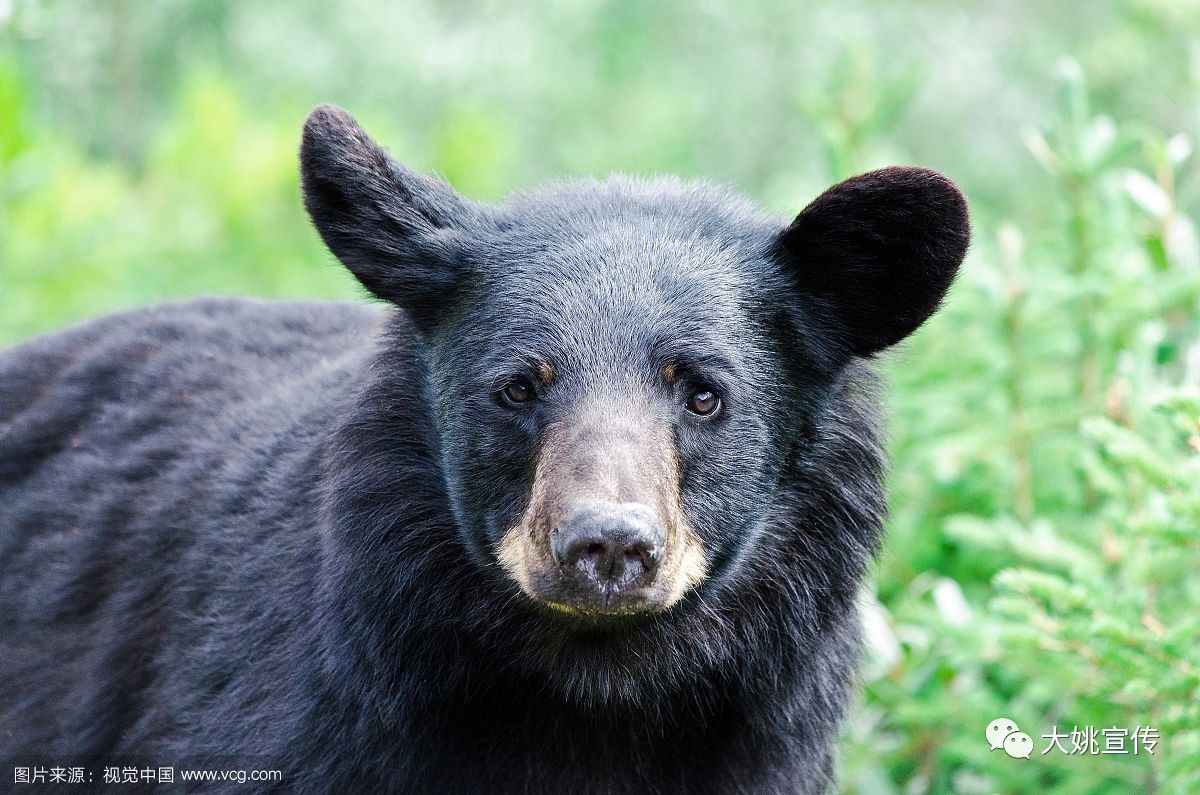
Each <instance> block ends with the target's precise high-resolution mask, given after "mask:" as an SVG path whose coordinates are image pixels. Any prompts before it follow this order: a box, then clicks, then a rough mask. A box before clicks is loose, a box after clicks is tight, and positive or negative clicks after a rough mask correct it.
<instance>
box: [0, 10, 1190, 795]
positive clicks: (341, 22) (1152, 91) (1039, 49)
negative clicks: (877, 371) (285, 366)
mask: <svg viewBox="0 0 1200 795" xmlns="http://www.w3.org/2000/svg"><path fill="white" fill-rule="evenodd" d="M322 101H331V102H335V103H338V104H340V105H343V106H344V107H346V108H348V109H350V110H351V111H352V112H353V113H354V114H355V115H356V116H357V117H358V118H359V120H360V121H361V122H362V123H363V124H364V126H365V127H366V128H367V129H368V131H370V132H371V133H372V134H373V135H374V136H375V137H376V138H377V139H378V140H380V141H381V142H383V143H385V144H386V145H388V146H389V147H390V149H391V151H392V152H393V154H394V155H395V156H396V157H398V158H399V159H401V160H402V161H404V162H406V163H408V164H410V165H411V166H413V167H415V168H418V169H421V170H426V171H433V172H437V173H440V174H442V175H444V176H446V177H447V178H449V179H450V180H451V182H453V183H454V184H455V186H456V187H458V188H459V189H460V190H461V191H463V192H464V193H466V194H467V195H469V196H472V197H474V198H478V199H486V200H492V199H499V198H501V197H502V196H503V195H504V193H505V192H507V191H509V190H513V189H522V188H527V187H531V186H534V185H536V184H537V183H539V182H541V181H543V180H546V179H549V178H553V177H556V176H562V175H573V174H596V175H600V174H604V173H608V172H611V171H617V170H619V171H625V172H633V173H638V174H650V173H657V172H672V173H677V174H681V175H684V176H704V177H711V178H714V179H716V180H719V181H722V182H728V183H731V184H733V185H735V186H737V187H738V188H739V189H740V190H742V191H744V192H745V193H747V194H749V195H750V196H751V197H753V198H755V199H756V200H758V201H760V202H761V203H762V204H763V205H764V206H766V207H767V208H769V209H770V210H772V211H774V212H777V213H779V214H780V215H781V216H790V215H792V214H794V213H795V212H797V211H798V210H800V209H801V208H802V207H803V206H804V205H805V204H806V203H807V201H809V200H810V199H811V198H812V197H814V196H815V195H816V194H817V193H818V192H819V191H820V190H822V189H823V188H824V187H826V186H827V185H829V184H830V183H832V182H833V181H836V180H838V179H841V178H844V177H846V176H849V175H852V174H854V173H857V172H860V171H864V170H867V169H870V168H873V167H877V166H882V165H887V164H892V163H904V164H921V165H927V166H932V167H935V168H938V169H940V170H942V171H944V172H946V173H947V174H948V175H950V176H951V177H952V178H953V179H954V180H956V181H957V182H958V184H959V185H960V186H961V187H962V188H963V189H964V191H965V192H966V194H967V195H968V197H969V199H970V202H971V208H972V214H973V219H974V227H975V241H974V243H973V246H972V250H971V254H970V256H969V257H968V261H967V263H966V266H965V269H964V271H963V273H962V276H961V277H960V279H959V280H958V282H957V284H956V285H955V287H954V289H953V290H952V291H951V294H950V297H949V299H948V301H947V304H946V308H945V310H944V311H943V312H942V313H941V314H939V315H938V316H936V317H935V318H934V319H933V320H932V321H931V322H930V323H929V324H928V325H927V326H926V327H925V328H924V329H923V330H921V331H920V332H919V333H918V334H917V335H916V336H915V337H914V338H913V339H912V340H911V341H910V342H909V343H907V344H906V345H904V346H902V348H901V349H900V350H897V351H893V352H891V353H889V354H888V355H887V356H886V357H885V358H884V360H883V366H884V369H885V370H887V371H888V373H889V375H890V376H891V381H892V392H891V395H890V397H889V411H890V415H891V427H892V440H891V447H892V451H893V455H894V458H895V465H894V469H893V472H892V475H891V484H890V485H891V492H892V494H893V512H892V516H891V519H890V541H889V544H888V546H887V549H886V552H885V554H884V556H883V559H882V561H881V564H880V566H879V569H878V574H877V577H876V582H875V583H874V585H875V586H876V587H875V588H874V589H872V590H871V594H870V595H869V596H865V597H864V603H865V604H866V606H867V610H866V615H867V622H866V623H867V627H868V633H869V636H870V640H871V644H870V645H871V653H870V655H869V658H868V660H867V664H866V666H865V668H864V671H863V675H862V679H863V686H864V687H863V689H864V696H863V698H862V700H861V702H860V703H859V704H858V705H857V706H856V709H855V713H854V716H853V718H852V719H851V720H850V721H849V723H848V725H847V727H846V732H845V736H844V739H843V741H842V784H841V789H842V790H844V791H846V792H862V793H926V792H956V793H993V792H1012V793H1028V792H1052V793H1082V792H1103V793H1109V792H1111V793H1127V792H1178V793H1195V792H1200V485H1198V484H1200V424H1198V423H1200V308H1198V307H1200V253H1198V245H1197V234H1196V226H1195V220H1194V219H1195V218H1196V217H1197V212H1198V211H1200V165H1198V163H1200V157H1197V156H1196V155H1195V154H1194V152H1193V148H1194V146H1195V144H1196V141H1197V137H1198V135H1200V2H1198V1H1197V0H1175V1H1172V0H1125V1H1123V2H1106V1H1105V0H1097V1H1096V2H1061V3H1046V2H1044V1H1043V0H1038V1H1036V2H1035V0H1007V1H1001V0H995V1H993V2H983V3H975V4H967V3H960V2H949V0H932V1H931V2H925V3H921V4H919V5H917V4H910V3H899V2H889V1H888V0H842V2H839V3H830V4H822V5H817V4H796V3H788V2H783V0H738V1H736V2H735V0H702V1H701V2H694V3H685V2H679V1H677V0H667V1H664V2H613V1H611V0H576V1H574V2H565V1H564V2H530V1H526V0H520V1H518V0H508V1H507V2H486V1H484V0H446V1H445V2H429V1H427V0H426V1H422V2H407V3H389V2H383V1H382V0H355V1H353V2H344V3H327V2H292V3H287V4H284V3H244V2H233V1H232V0H211V1H208V2H182V1H175V2H166V1H165V0H143V1H142V2H134V0H110V1H109V2H33V1H31V0H0V342H2V343H6V342H11V341H13V340H16V339H19V338H20V337H22V336H25V335H29V334H33V333H36V332H39V331H43V330H47V329H51V328H54V327H57V326H59V325H62V324H64V323H68V322H72V321H75V320H78V319H82V318H85V317H89V316H92V315H96V314H99V313H101V312H104V311H107V310H111V309H114V308H117V307H124V306H131V305H136V304H141V303H146V302H150V301H157V300H162V299H166V298H170V297H176V296H185V295H193V294H197V293H241V294H257V295H276V296H355V295H361V291H360V290H359V289H358V288H357V287H356V285H355V284H354V283H353V282H352V280H351V279H350V278H349V277H348V276H347V275H346V274H345V273H344V271H343V269H342V268H340V267H339V266H337V265H336V263H335V262H334V261H333V259H332V257H331V256H330V255H329V254H328V253H327V252H326V251H325V250H324V249H323V247H322V246H321V244H320V241H319V239H318V238H317V236H316V234H315V233H314V232H313V231H312V230H311V228H310V227H309V225H308V223H307V220H306V218H305V216H304V214H303V211H302V209H301V205H300V201H299V196H298V187H297V177H296V157H295V152H296V148H297V143H298V136H299V129H300V124H301V122H302V120H303V118H304V116H305V114H306V113H307V111H308V110H309V109H310V108H311V107H312V106H313V105H315V104H316V103H318V102H322ZM998 717H1005V718H1009V719H1012V720H1014V721H1016V722H1017V723H1018V724H1019V725H1020V727H1021V728H1022V729H1023V730H1024V731H1025V732H1026V733H1028V734H1029V735H1030V736H1031V737H1033V739H1034V743H1035V751H1034V754H1033V756H1032V757H1031V758H1030V759H1012V758H1009V757H1008V756H1007V755H1005V753H1004V752H1003V751H1002V750H996V751H992V750H989V747H988V743H987V741H986V740H985V738H984V727H985V726H986V725H987V724H988V723H989V722H990V721H992V720H993V719H994V718H998ZM1146 727H1149V729H1150V730H1151V738H1153V735H1155V734H1156V735H1157V740H1158V741H1157V745H1155V746H1153V747H1152V748H1149V749H1148V748H1147V745H1146V744H1145V742H1144V740H1145V739H1147V732H1146ZM1089 730H1090V732H1092V733H1094V736H1091V735H1090V734H1089ZM1055 731H1057V733H1059V734H1065V735H1067V738H1066V739H1064V740H1062V741H1060V746H1056V747H1053V748H1050V750H1049V751H1047V752H1046V753H1042V751H1043V749H1046V748H1047V747H1048V746H1050V740H1049V739H1046V738H1043V735H1050V734H1052V733H1054V732H1055ZM1122 732H1125V733H1124V734H1122ZM1072 734H1073V736H1072ZM1135 735H1136V736H1137V737H1138V738H1139V743H1138V745H1137V748H1136V750H1137V753H1134V750H1135V748H1134V742H1133V738H1134V736H1135ZM1118 749H1123V750H1124V751H1125V753H1123V754H1122V753H1117V752H1116V751H1117V750H1118ZM1066 751H1075V753H1066ZM1149 751H1153V753H1150V752H1149Z"/></svg>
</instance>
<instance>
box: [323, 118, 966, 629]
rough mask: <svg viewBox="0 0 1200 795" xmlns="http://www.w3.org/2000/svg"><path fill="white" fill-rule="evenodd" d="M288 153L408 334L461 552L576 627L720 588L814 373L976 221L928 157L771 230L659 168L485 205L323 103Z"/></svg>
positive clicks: (941, 277)
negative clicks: (424, 375)
mask: <svg viewBox="0 0 1200 795" xmlns="http://www.w3.org/2000/svg"><path fill="white" fill-rule="evenodd" d="M301 168H302V177H303V181H304V191H305V202H306V206H307V208H308V210H309V212H310V214H311V216H312V218H313V221H314V224H315V225H316V227H317V229H318V231H319V232H320V233H321V235H322V237H323V238H324V240H325V241H326V243H327V244H328V245H329V247H330V249H331V250H332V251H333V252H334V253H335V254H336V255H337V256H338V257H339V258H340V259H341V260H342V261H343V263H345V264H346V265H347V267H349V268H350V270H351V271H352V272H354V274H355V275H356V276H357V277H358V278H359V280H360V281H361V282H362V283H363V284H364V285H365V286H366V287H367V288H368V289H369V290H371V291H372V292H373V293H374V294H376V295H377V296H379V297H381V298H383V299H385V300H387V301H390V302H392V303H394V304H396V305H397V306H399V307H400V308H401V309H403V310H404V311H405V312H406V313H407V315H408V316H409V318H411V321H412V323H413V324H414V326H415V328H416V329H417V332H418V334H419V336H420V339H421V341H422V343H423V348H424V350H423V352H422V354H423V356H424V359H425V363H426V366H427V367H428V369H429V384H430V387H431V389H430V391H431V394H430V395H429V400H430V401H431V402H432V409H433V412H432V413H433V416H434V420H435V423H436V425H437V431H438V437H439V440H440V444H439V446H438V447H439V449H440V451H441V458H442V462H441V463H442V469H443V475H444V477H445V480H446V486H447V492H448V496H449V499H450V504H451V507H452V511H453V513H454V518H455V520H456V524H457V526H458V528H459V529H460V532H461V534H462V540H463V542H464V545H465V548H466V549H467V550H468V551H469V553H470V554H471V556H472V557H473V558H474V560H475V562H476V564H477V565H479V566H480V567H482V568H483V569H485V570H491V571H496V572H499V573H500V574H501V576H503V577H506V578H508V579H509V580H511V581H512V582H513V583H514V584H515V585H516V586H517V587H519V589H520V590H521V591H522V592H523V593H524V594H525V596H526V597H528V598H529V599H530V600H531V602H532V603H533V604H534V605H537V606H539V607H543V608H545V609H546V610H547V612H549V613H566V614H570V615H571V616H573V617H575V618H582V619H584V620H585V621H587V622H596V621H600V622H611V621H621V620H625V619H628V618H629V617H639V616H641V617H644V616H648V615H653V614H656V613H660V612H662V611H665V610H668V609H670V608H672V607H674V606H675V605H677V604H678V603H679V602H680V601H681V600H684V599H686V598H688V596H689V594H691V593H693V592H695V591H697V590H700V589H703V588H706V587H710V588H711V587H717V586H719V584H720V583H721V582H722V581H723V580H724V579H725V578H728V577H729V576H731V573H733V572H735V571H736V568H737V565H738V561H739V560H740V559H742V558H743V557H744V556H745V555H746V554H747V552H748V551H749V550H752V549H754V548H755V546H756V545H757V544H758V538H759V536H760V535H761V534H763V533H764V532H778V528H776V527H774V526H773V523H774V522H776V521H777V516H776V506H778V505H780V504H784V503H787V502H788V501H789V497H790V495H789V494H788V493H787V492H788V491H789V490H795V489H796V488H797V482H796V477H795V473H794V470H795V469H796V460H797V457H802V456H803V447H804V445H805V443H806V438H807V437H806V429H808V428H809V427H810V425H811V423H812V422H814V421H815V418H816V417H817V415H818V414H819V412H821V411H824V410H826V409H827V408H828V407H827V406H826V405H825V404H826V403H827V401H828V400H829V399H830V395H831V394H832V391H831V384H832V383H833V382H834V381H835V380H836V379H837V378H838V375H839V373H840V372H841V371H842V370H843V368H844V367H845V366H846V365H847V363H848V362H850V361H851V360H852V359H854V358H855V357H862V356H869V355H871V354H873V353H875V352H876V351H878V350H881V349H883V348H885V347H887V346H889V345H891V344H894V343H895V342H897V341H899V340H900V339H902V338H903V337H905V336H907V335H908V334H909V333H911V332H912V331H913V330H915V329H916V328H917V327H918V326H919V325H920V324H921V323H922V322H924V320H925V319H926V318H927V317H928V316H929V315H930V314H931V313H932V312H933V311H934V310H936V308H937V306H938V304H939V302H940V301H941V298H942V296H943V295H944V293H945V291H946V289H947V288H948V287H949V284H950V282H951V281H952V279H953V277H954V274H955V272H956V270H957V267H958V265H959V263H960V261H961V259H962V257H963V255H964V253H965V249H966V245H967V241H968V238H969V228H968V221H967V214H966V206H965V202H964V201H963V199H962V196H961V194H959V192H958V191H957V189H956V188H955V187H954V186H953V184H952V183H950V182H949V180H947V179H945V178H944V177H942V176H941V175H939V174H936V173H935V172H931V171H928V170H925V169H885V170H883V171H879V172H872V173H870V174H866V175H863V176H860V177H856V178H853V179H851V180H848V181H846V182H844V183H842V184H840V185H838V186H835V187H834V188H831V189H830V190H829V191H827V192H826V193H825V194H823V195H822V196H821V197H819V198H818V199H817V200H816V201H815V202H813V203H812V204H811V205H810V206H809V207H808V208H807V209H806V210H805V211H804V212H802V213H801V214H800V215H799V216H798V217H797V218H796V219H795V221H794V222H793V223H792V224H791V225H788V226H785V225H783V224H781V223H779V222H777V221H774V220H772V219H769V218H766V217H764V216H763V215H761V214H759V213H758V212H756V211H755V210H754V208H752V207H751V206H749V205H748V204H746V203H745V202H743V201H740V200H737V199H735V198H733V197H731V196H729V195H728V194H727V193H725V192H724V191H721V190H719V189H716V188H714V187H712V186H708V185H704V184H696V183H691V184H688V183H680V182H678V181H674V180H651V181H639V180H633V179H628V178H621V177H617V178H611V179H609V180H607V181H604V182H599V183H596V182H577V183H564V184H561V185H558V186H556V187H554V188H552V189H550V190H548V191H545V192H542V193H539V194H536V195H529V196H517V197H515V198H513V199H511V200H509V201H508V202H507V203H506V204H504V205H502V206H500V207H490V206H484V205H480V204H476V203H474V202H470V201H468V200H466V199H464V198H463V197H461V196H459V195H458V194H456V193H455V192H454V191H453V190H452V189H451V188H450V187H449V186H448V185H446V184H444V183H442V182H440V181H438V180H436V179H433V178H430V177H427V176H423V175H419V174H416V173H414V172H411V171H409V170H408V169H406V168H404V167H403V166H401V165H400V164H398V163H396V162H395V161H393V160H392V159H391V158H390V157H388V155H387V154H386V153H385V152H384V151H383V150H382V149H381V148H380V147H379V146H378V145H377V144H375V143H374V142H373V141H371V139H370V138H369V137H367V135H366V134H365V133H364V132H363V131H362V130H361V129H360V128H359V127H358V126H357V124H355V122H354V121H353V120H352V119H351V118H350V117H349V116H348V115H347V114H346V113H345V112H344V111H341V110H340V109H336V108H332V107H330V106H322V107H320V108H318V109H317V110H315V111H314V112H313V113H312V114H311V115H310V117H309V120H308V121H307V123H306V125H305V133H304V139H303V144H302V148H301Z"/></svg>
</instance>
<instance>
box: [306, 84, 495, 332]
mask: <svg viewBox="0 0 1200 795" xmlns="http://www.w3.org/2000/svg"><path fill="white" fill-rule="evenodd" d="M300 178H301V183H302V185H303V189H304V206H305V208H306V209H307V210H308V214H309V217H311V218H312V222H313V225H314V226H316V228H317V231H318V232H319V233H320V234H321V237H322V239H323V240H324V241H325V245H327V246H329V250H330V251H332V252H333V253H334V254H335V255H336V256H337V258H338V259H339V260H341V261H342V263H343V264H344V265H345V266H346V267H347V268H349V269H350V272H351V273H353V274H354V275H355V276H356V277H357V278H358V280H359V281H360V282H362V284H363V286H365V287H366V288H367V289H368V290H370V291H371V292H372V293H374V294H375V295H376V296H378V297H380V298H383V299H384V300H387V301H391V302H393V303H395V304H397V305H399V306H401V307H403V308H404V309H405V310H407V311H408V313H409V315H410V316H411V317H412V318H413V320H414V321H415V322H416V323H417V326H418V328H424V329H428V328H429V327H430V326H431V325H432V324H433V323H434V322H435V321H436V318H437V316H438V314H439V312H440V310H441V309H442V307H444V306H445V305H446V303H447V302H448V301H449V300H450V299H452V298H453V296H454V295H455V294H456V293H457V291H458V290H459V289H461V287H462V282H463V279H464V278H465V273H464V272H463V268H464V266H463V262H464V260H465V257H464V254H465V251H466V243H467V241H468V240H469V238H470V235H469V232H470V229H471V226H472V224H473V222H475V221H476V220H477V219H478V217H479V214H480V212H481V211H480V209H479V208H478V207H477V206H476V205H474V204H472V203H471V202H469V201H467V200H466V199H464V198H463V197H461V196H459V195H458V194H457V193H455V191H454V189H453V188H451V187H450V186H449V185H447V184H446V183H445V182H443V181H441V180H439V179H435V178H433V177H428V176H425V175H423V174H418V173H416V172H414V171H411V170H409V169H407V168H405V167H404V166H402V165H400V164H399V163H397V162H396V161H395V160H393V159H392V158H391V157H389V156H388V154H387V152H385V151H384V150H383V148H382V147H381V146H379V144H377V143H375V142H374V141H372V140H371V138H370V137H368V136H367V134H366V133H365V132H363V130H362V128H361V127H359V126H358V124H357V123H356V122H355V121H354V119H353V118H351V116H350V114H349V113H347V112H346V111H344V110H342V109H341V108H338V107H335V106H333V105H320V106H318V107H317V108H315V109H314V110H313V111H312V113H310V114H309V115H308V118H307V119H306V120H305V122H304V135H303V138H302V141H301V144H300Z"/></svg>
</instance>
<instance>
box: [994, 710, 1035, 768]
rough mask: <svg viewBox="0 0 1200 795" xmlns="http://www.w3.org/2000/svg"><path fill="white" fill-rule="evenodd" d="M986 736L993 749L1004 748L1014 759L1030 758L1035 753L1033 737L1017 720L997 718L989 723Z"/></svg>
mask: <svg viewBox="0 0 1200 795" xmlns="http://www.w3.org/2000/svg"><path fill="white" fill-rule="evenodd" d="M984 736H985V737H987V741H988V745H989V746H990V747H991V750H993V751H995V750H996V749H997V748H1003V749H1004V753H1006V754H1008V755H1009V756H1011V757H1012V758H1013V759H1028V758H1029V755H1030V754H1031V753H1033V738H1032V737H1030V736H1029V735H1028V734H1026V733H1025V732H1023V731H1021V729H1020V727H1018V726H1017V724H1016V721H1012V720H1009V719H1008V718H996V719H995V720H994V721H992V722H991V723H989V724H988V726H987V729H986V730H985V731H984Z"/></svg>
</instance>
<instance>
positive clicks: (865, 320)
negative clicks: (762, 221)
mask: <svg viewBox="0 0 1200 795" xmlns="http://www.w3.org/2000/svg"><path fill="white" fill-rule="evenodd" d="M970 237H971V229H970V221H969V219H968V217H967V202H966V199H964V198H963V195H962V193H960V192H959V190H958V188H957V187H955V185H954V183H953V182H951V181H950V180H949V179H947V178H946V177H944V176H942V175H941V174H939V173H938V172H936V171H931V170H929V169H924V168H898V167H897V168H885V169H882V170H880V171H872V172H870V173H868V174H862V175H860V176H857V177H851V178H850V179H848V180H846V181H845V182H841V183H839V184H837V185H834V186H833V187H832V188H830V189H829V190H827V191H825V192H824V193H823V194H821V195H820V196H819V197H818V198H817V199H816V200H815V201H814V202H813V203H812V204H810V205H809V206H808V207H807V208H805V210H804V211H803V212H802V213H800V215H798V216H797V217H796V220H795V221H793V222H792V225H791V226H789V227H788V228H787V229H786V230H785V231H784V232H783V233H782V234H781V235H780V236H779V239H778V241H777V249H778V254H779V256H780V258H781V259H782V260H784V262H785V267H786V268H787V270H788V271H789V273H790V274H791V275H792V276H793V278H794V280H795V283H796V284H797V285H798V286H799V288H800V290H801V293H802V295H803V298H804V306H805V308H806V309H807V310H808V312H809V313H810V314H811V315H812V316H813V319H814V320H816V322H817V323H819V324H821V325H822V327H823V328H824V329H826V330H827V331H831V332H832V333H833V334H834V335H835V337H836V338H837V339H839V340H840V341H841V342H842V343H843V345H844V349H845V351H846V352H848V353H851V354H854V355H856V356H869V355H871V354H873V353H875V352H877V351H880V350H883V349H884V348H886V347H888V346H890V345H894V344H895V343H897V342H899V341H900V340H902V339H904V338H905V337H907V336H908V335H909V334H911V333H912V332H913V331H915V330H916V329H917V327H918V326H920V325H921V324H922V323H924V322H925V320H926V319H927V318H928V317H929V316H930V315H932V314H933V313H934V311H936V310H937V308H938V305H939V304H940V303H941V301H942V297H943V296H944V295H945V294H946V290H947V289H948V288H949V287H950V283H951V282H952V281H954V276H955V274H956V273H957V272H958V266H959V264H960V263H961V262H962V259H963V256H964V255H965V254H966V251H967V244H968V242H969V241H970Z"/></svg>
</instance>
